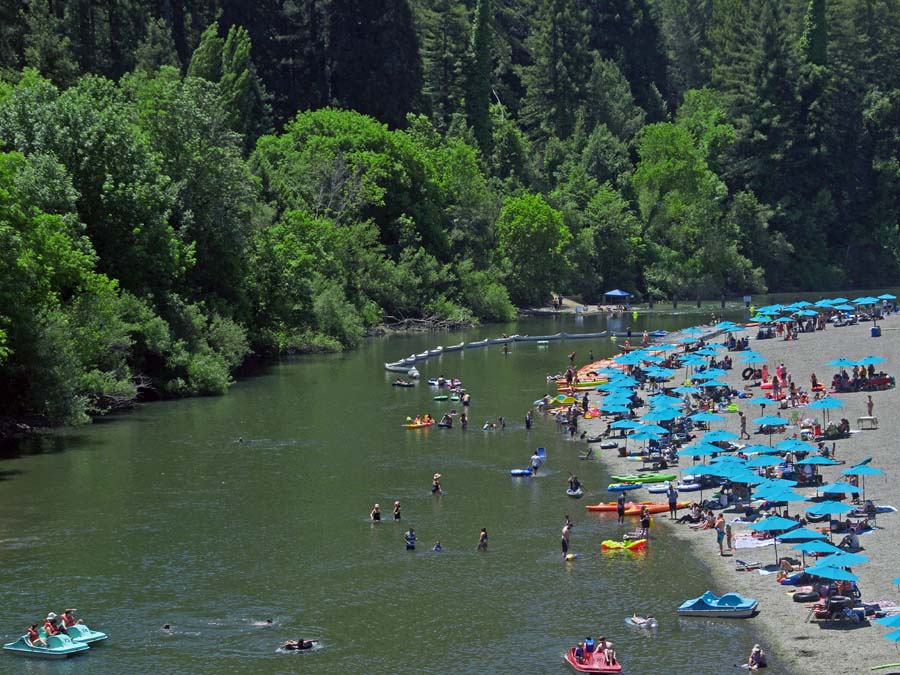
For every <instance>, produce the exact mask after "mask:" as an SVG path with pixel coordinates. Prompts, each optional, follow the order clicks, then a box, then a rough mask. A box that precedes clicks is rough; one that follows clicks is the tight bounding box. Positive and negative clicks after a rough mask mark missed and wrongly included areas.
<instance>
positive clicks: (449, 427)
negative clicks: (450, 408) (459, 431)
mask: <svg viewBox="0 0 900 675" xmlns="http://www.w3.org/2000/svg"><path fill="white" fill-rule="evenodd" d="M452 428H453V425H452V424H444V423H443V422H438V429H452Z"/></svg>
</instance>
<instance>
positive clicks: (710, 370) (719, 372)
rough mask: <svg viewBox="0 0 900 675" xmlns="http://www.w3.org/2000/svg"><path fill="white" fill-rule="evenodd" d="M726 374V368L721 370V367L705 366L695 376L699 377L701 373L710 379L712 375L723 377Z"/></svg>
mask: <svg viewBox="0 0 900 675" xmlns="http://www.w3.org/2000/svg"><path fill="white" fill-rule="evenodd" d="M727 374H728V371H727V370H723V369H722V368H707V369H706V370H704V371H703V372H702V373H697V375H695V377H700V376H701V375H703V376H704V377H706V378H707V379H712V378H714V377H724V376H725V375H727Z"/></svg>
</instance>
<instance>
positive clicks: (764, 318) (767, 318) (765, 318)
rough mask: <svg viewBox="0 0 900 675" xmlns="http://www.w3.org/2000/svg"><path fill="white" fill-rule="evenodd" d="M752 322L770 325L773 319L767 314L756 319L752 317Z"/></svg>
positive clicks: (757, 316)
mask: <svg viewBox="0 0 900 675" xmlns="http://www.w3.org/2000/svg"><path fill="white" fill-rule="evenodd" d="M750 321H753V322H754V323H769V322H771V321H772V317H770V316H767V315H765V314H757V315H756V316H754V317H750Z"/></svg>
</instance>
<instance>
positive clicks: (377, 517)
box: [369, 504, 381, 523]
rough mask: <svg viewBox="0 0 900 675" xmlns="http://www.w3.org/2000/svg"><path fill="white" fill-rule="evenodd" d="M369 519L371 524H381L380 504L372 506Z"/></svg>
mask: <svg viewBox="0 0 900 675" xmlns="http://www.w3.org/2000/svg"><path fill="white" fill-rule="evenodd" d="M369 518H370V519H371V520H372V522H373V523H380V522H381V505H380V504H376V505H375V506H374V508H373V509H372V512H371V513H370V514H369Z"/></svg>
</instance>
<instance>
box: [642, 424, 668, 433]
mask: <svg viewBox="0 0 900 675" xmlns="http://www.w3.org/2000/svg"><path fill="white" fill-rule="evenodd" d="M638 431H646V432H648V433H651V434H667V433H669V430H668V429H666V428H665V427H661V426H659V425H658V424H642V425H641V428H640V429H639V430H638ZM635 433H637V432H635Z"/></svg>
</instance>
